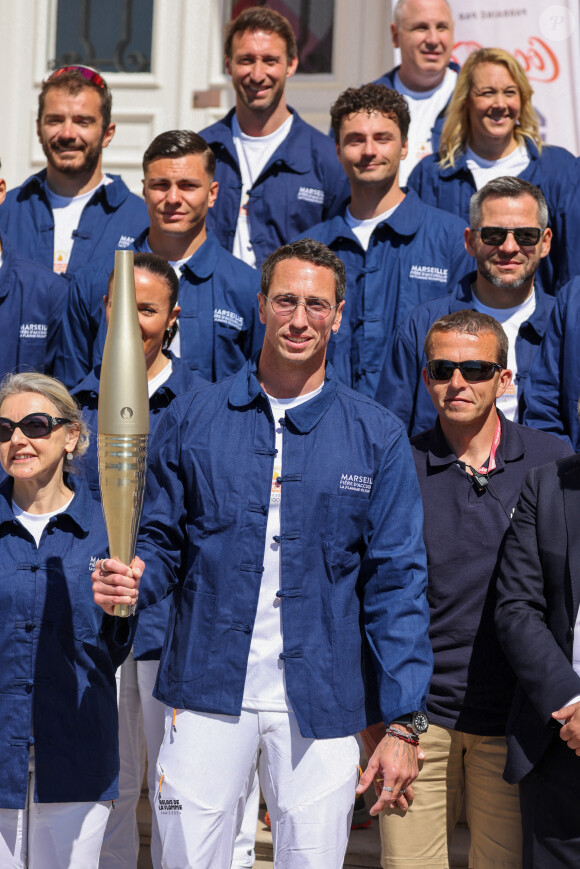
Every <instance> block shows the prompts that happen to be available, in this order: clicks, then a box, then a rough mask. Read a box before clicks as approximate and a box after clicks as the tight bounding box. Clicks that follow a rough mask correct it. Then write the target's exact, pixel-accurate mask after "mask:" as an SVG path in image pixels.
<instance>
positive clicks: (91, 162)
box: [42, 140, 102, 176]
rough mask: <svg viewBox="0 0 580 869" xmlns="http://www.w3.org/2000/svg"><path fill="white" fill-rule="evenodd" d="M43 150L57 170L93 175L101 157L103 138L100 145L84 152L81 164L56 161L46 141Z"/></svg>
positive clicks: (64, 173)
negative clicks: (75, 164)
mask: <svg viewBox="0 0 580 869" xmlns="http://www.w3.org/2000/svg"><path fill="white" fill-rule="evenodd" d="M42 150H43V152H44V156H45V157H46V159H47V160H48V162H49V163H50V165H51V166H52V167H53V169H56V171H57V172H60V173H61V174H62V175H73V176H74V175H91V174H92V173H93V172H94V171H95V169H96V167H97V165H98V163H99V160H100V157H101V152H102V140H101V142H100V143H99V145H98V147H93V148H88V149H87V150H86V151H85V152H84V161H83V162H82V163H81V165H80V166H74V165H73V164H72V163H66V162H62V163H59V162H57V161H55V155H54V154H53V152H52V150H51V148H50V147H49V146H48V145H45V144H44V142H43V143H42Z"/></svg>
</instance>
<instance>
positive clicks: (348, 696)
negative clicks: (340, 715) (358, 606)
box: [332, 613, 364, 712]
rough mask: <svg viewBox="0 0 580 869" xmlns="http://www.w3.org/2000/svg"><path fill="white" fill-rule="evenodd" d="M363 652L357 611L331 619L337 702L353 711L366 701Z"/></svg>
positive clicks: (334, 682) (333, 675)
mask: <svg viewBox="0 0 580 869" xmlns="http://www.w3.org/2000/svg"><path fill="white" fill-rule="evenodd" d="M361 654H362V637H361V631H360V623H359V616H358V613H355V614H353V615H350V616H346V617H345V618H341V619H332V690H333V692H334V698H335V700H336V702H337V703H338V705H339V706H341V707H342V708H343V709H347V710H349V711H350V712H353V711H355V710H356V709H360V707H361V706H362V705H363V703H364V683H363V678H362V673H361Z"/></svg>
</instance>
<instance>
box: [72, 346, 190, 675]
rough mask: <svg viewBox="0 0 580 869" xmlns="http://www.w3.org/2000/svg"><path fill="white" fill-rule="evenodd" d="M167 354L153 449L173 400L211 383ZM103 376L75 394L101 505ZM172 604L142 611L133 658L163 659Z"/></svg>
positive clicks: (156, 399) (152, 422)
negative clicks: (99, 452) (99, 436)
mask: <svg viewBox="0 0 580 869" xmlns="http://www.w3.org/2000/svg"><path fill="white" fill-rule="evenodd" d="M167 355H168V356H169V358H170V359H171V362H172V365H173V370H172V372H171V375H170V377H169V378H168V379H167V380H166V381H165V383H164V384H163V385H162V386H160V387H159V389H157V390H156V392H154V393H153V395H152V396H151V398H150V399H149V450H150V451H151V450H152V449H153V445H154V443H155V436H156V430H157V427H158V425H159V423H160V422H161V420H162V419H163V417H164V414H165V411H166V410H167V408H168V407H169V405H170V404H171V402H172V401H173V399H174V398H176V397H177V396H178V395H182V394H183V393H184V392H190V391H191V390H192V389H197V388H198V387H200V386H204V385H205V384H206V383H207V381H205V380H203V378H201V377H200V376H199V375H198V374H196V373H195V372H194V371H190V369H189V368H188V366H187V365H186V364H185V362H184V361H183V360H182V359H177V358H176V357H175V356H174V355H173V353H168V354H167ZM100 375H101V366H100V365H98V366H97V367H96V368H94V369H93V370H92V371H91V373H90V374H89V375H87V377H85V379H84V380H83V381H82V383H79V385H78V386H77V387H75V389H73V391H72V394H73V395H74V397H75V398H76V400H77V401H78V403H79V404H80V406H81V407H82V409H83V418H84V420H85V422H86V424H87V426H88V428H89V431H90V434H91V440H90V442H89V448H88V450H87V452H86V453H85V455H84V456H83V458H82V461H81V467H80V470H81V473H82V475H83V477H84V479H85V480H86V482H87V483H88V486H89V489H90V492H91V495H92V496H93V498H94V499H95V500H96V501H98V502H99V504H100V502H101V491H100V488H99V462H98V457H97V418H98V403H99V379H100ZM169 603H170V600H169V598H164V599H163V600H161V601H159V603H158V604H155V606H152V607H150V608H149V609H148V610H146V612H144V613H142V614H141V617H140V618H139V622H138V624H137V630H136V632H135V639H134V640H133V657H134V658H135V659H136V660H144V661H145V660H147V661H151V660H154V661H158V660H159V657H160V655H161V647H162V645H163V638H164V636H165V631H166V630H167V622H168V620H169Z"/></svg>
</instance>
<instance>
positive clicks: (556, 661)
mask: <svg viewBox="0 0 580 869" xmlns="http://www.w3.org/2000/svg"><path fill="white" fill-rule="evenodd" d="M579 526H580V457H579V456H571V457H570V458H568V459H563V460H562V461H559V462H556V463H554V464H550V465H546V466H545V467H543V468H538V469H537V470H535V471H532V472H530V474H528V476H527V478H526V480H525V483H524V485H523V487H522V493H521V496H520V500H519V503H518V507H517V510H516V512H515V515H514V518H513V521H512V524H511V527H510V529H509V531H508V533H507V535H506V541H505V548H504V552H503V558H502V562H501V565H500V570H499V579H498V584H497V608H496V615H495V617H496V625H497V633H498V636H499V639H500V642H501V643H502V645H503V648H504V649H505V652H506V656H507V658H508V660H509V662H510V664H511V665H512V667H513V669H514V671H515V673H516V676H517V678H518V686H517V690H516V694H515V697H514V702H513V706H512V710H511V714H510V719H509V722H508V755H507V763H506V769H505V773H504V778H505V779H506V781H508V782H512V783H513V782H517V781H520V780H521V779H522V778H523V777H524V776H525V775H527V773H529V772H530V770H531V769H532V767H534V766H535V765H536V764H537V763H538V762H539V761H540V759H541V758H542V756H543V754H544V752H545V751H546V749H547V748H548V746H549V745H550V742H552V740H558V743H559V745H560V746H564V743H562V742H561V741H560V736H559V732H558V731H559V725H558V723H557V722H556V721H555V720H554V719H553V718H552V712H555V711H556V709H560V708H561V707H562V706H564V705H565V704H567V703H569V702H570V700H571V699H572V698H573V697H576V696H578V695H579V694H580V676H579V675H578V674H577V673H576V672H575V670H574V667H573V665H572V660H573V657H572V656H573V651H574V624H575V621H576V617H577V615H578V601H579V600H580V534H578V527H579ZM563 750H564V752H565V754H566V755H569V756H570V757H569V760H568V762H567V764H566V769H562V787H563V788H565V789H566V791H568V790H569V789H570V790H573V789H575V788H576V787H577V785H578V764H579V763H580V760H579V758H578V757H577V756H576V755H575V754H574V752H573V751H571V750H570V749H569V748H567V747H564V749H563ZM574 862H575V861H572V863H570V865H573V863H574ZM561 865H564V863H562V864H561Z"/></svg>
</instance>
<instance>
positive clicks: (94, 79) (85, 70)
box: [46, 63, 109, 91]
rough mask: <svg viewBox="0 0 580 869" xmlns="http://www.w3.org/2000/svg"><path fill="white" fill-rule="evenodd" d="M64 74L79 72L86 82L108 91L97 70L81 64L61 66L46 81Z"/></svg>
mask: <svg viewBox="0 0 580 869" xmlns="http://www.w3.org/2000/svg"><path fill="white" fill-rule="evenodd" d="M65 72H79V73H80V74H81V75H82V77H83V78H85V79H86V80H87V81H90V82H91V83H92V84H94V85H96V86H97V87H99V88H102V89H103V90H105V91H108V90H109V88H108V87H107V82H106V81H105V79H104V78H103V76H102V75H101V73H100V72H97V70H96V69H93V67H92V66H82V64H75V63H73V64H71V65H70V66H61V67H59V69H55V71H54V72H51V74H50V75H49V76H48V78H47V79H46V81H53V80H54V79H55V78H58V77H59V76H61V75H64V73H65Z"/></svg>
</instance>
